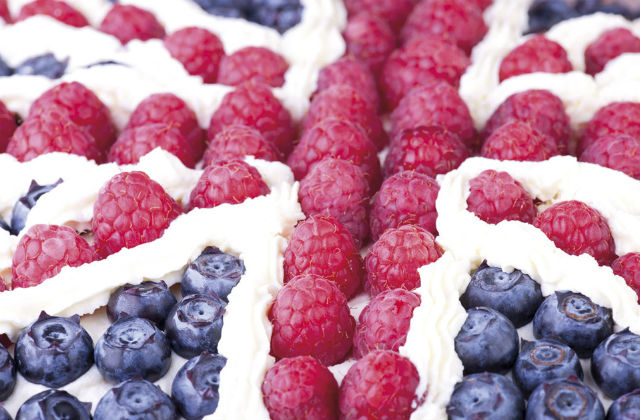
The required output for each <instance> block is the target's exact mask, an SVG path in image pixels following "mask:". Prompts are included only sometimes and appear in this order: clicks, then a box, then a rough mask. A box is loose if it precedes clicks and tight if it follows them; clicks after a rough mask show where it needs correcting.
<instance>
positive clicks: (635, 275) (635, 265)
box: [611, 252, 640, 303]
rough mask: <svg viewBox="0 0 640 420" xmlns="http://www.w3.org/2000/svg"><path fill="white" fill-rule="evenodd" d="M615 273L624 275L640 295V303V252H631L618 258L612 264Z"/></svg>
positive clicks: (639, 299) (639, 300)
mask: <svg viewBox="0 0 640 420" xmlns="http://www.w3.org/2000/svg"><path fill="white" fill-rule="evenodd" d="M611 269H612V270H613V274H615V275H617V276H620V277H622V278H623V279H624V280H625V281H626V282H627V284H628V285H629V287H631V288H632V289H633V291H634V292H636V294H637V295H638V296H639V297H638V303H640V252H630V253H628V254H625V255H623V256H621V257H618V258H616V259H615V260H614V261H613V263H612V264H611Z"/></svg>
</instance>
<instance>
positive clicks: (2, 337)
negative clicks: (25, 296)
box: [0, 276, 11, 347]
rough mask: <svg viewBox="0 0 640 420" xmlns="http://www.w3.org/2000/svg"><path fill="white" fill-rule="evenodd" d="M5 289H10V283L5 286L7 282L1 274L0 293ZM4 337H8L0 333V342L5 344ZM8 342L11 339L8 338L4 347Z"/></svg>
mask: <svg viewBox="0 0 640 420" xmlns="http://www.w3.org/2000/svg"><path fill="white" fill-rule="evenodd" d="M7 290H11V285H9V286H7V283H5V281H4V279H3V278H2V276H0V293H2V292H6V291H7ZM6 339H9V337H7V336H6V335H5V334H2V335H0V344H2V345H5V343H6V342H5V341H4V340H6ZM10 343H11V341H10V340H9V345H5V347H9V346H11V344H10Z"/></svg>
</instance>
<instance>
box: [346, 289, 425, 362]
mask: <svg viewBox="0 0 640 420" xmlns="http://www.w3.org/2000/svg"><path fill="white" fill-rule="evenodd" d="M418 306H420V297H419V296H418V295H417V294H415V293H413V292H409V291H407V290H404V289H394V290H385V291H383V292H382V293H380V294H379V295H377V296H376V297H374V298H373V299H371V302H369V304H368V305H367V306H366V307H365V308H364V309H363V310H362V312H361V313H360V318H359V323H358V326H357V327H356V332H355V335H354V336H353V353H354V356H355V357H356V358H358V359H360V358H361V357H362V356H364V355H366V354H368V353H370V352H371V351H373V350H392V351H398V349H399V348H400V346H402V345H404V343H405V341H406V340H407V333H408V332H409V325H410V323H411V317H412V316H413V310H414V309H415V308H417V307H418Z"/></svg>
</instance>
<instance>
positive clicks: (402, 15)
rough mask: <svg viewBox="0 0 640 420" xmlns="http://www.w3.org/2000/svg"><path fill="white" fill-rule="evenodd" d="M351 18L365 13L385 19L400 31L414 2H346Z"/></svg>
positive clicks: (408, 0) (393, 0) (394, 0)
mask: <svg viewBox="0 0 640 420" xmlns="http://www.w3.org/2000/svg"><path fill="white" fill-rule="evenodd" d="M344 5H345V7H346V8H347V12H348V13H349V16H353V15H355V14H358V13H361V12H365V13H369V14H372V15H375V16H378V17H379V18H380V19H384V20H385V21H386V22H387V23H388V24H389V26H390V27H391V28H392V29H393V30H394V31H398V30H400V28H401V27H402V25H403V24H404V21H405V20H406V19H407V16H409V13H411V9H413V0H345V1H344Z"/></svg>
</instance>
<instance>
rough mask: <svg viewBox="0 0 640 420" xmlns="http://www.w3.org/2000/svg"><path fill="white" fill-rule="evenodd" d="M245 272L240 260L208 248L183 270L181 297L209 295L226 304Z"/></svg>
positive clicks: (214, 248)
mask: <svg viewBox="0 0 640 420" xmlns="http://www.w3.org/2000/svg"><path fill="white" fill-rule="evenodd" d="M245 271H246V269H245V266H244V262H243V261H242V260H241V259H239V258H238V257H236V256H234V255H231V254H228V253H225V252H222V251H221V250H220V249H218V248H216V247H213V246H208V247H206V248H205V249H204V251H202V253H201V254H200V255H199V256H198V258H196V259H195V260H194V261H192V262H191V263H190V264H189V266H188V267H187V269H186V270H185V272H184V274H183V276H182V282H181V285H180V287H181V291H182V296H188V295H194V294H200V295H209V296H214V297H216V298H220V299H222V300H224V301H225V302H227V301H228V296H229V294H230V293H231V290H232V289H233V288H234V287H235V286H236V285H237V284H238V283H239V282H240V279H241V278H242V276H243V275H244V273H245Z"/></svg>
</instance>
